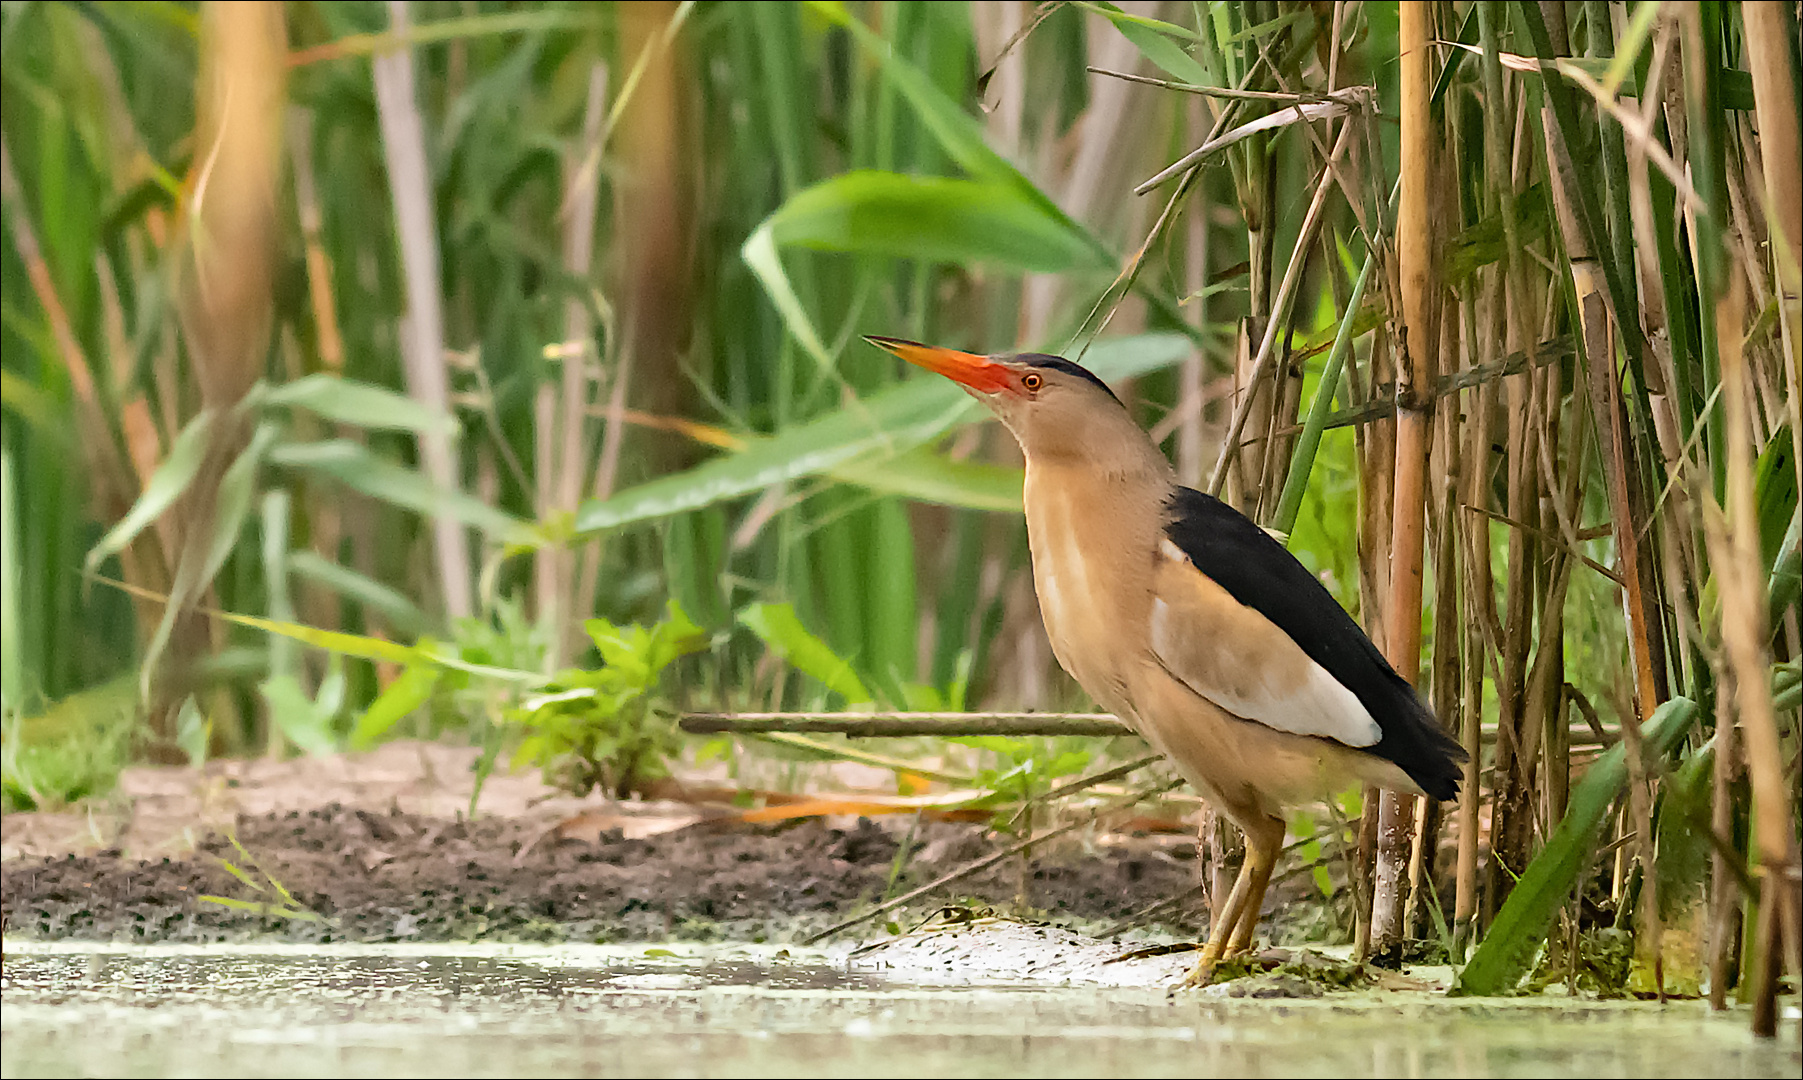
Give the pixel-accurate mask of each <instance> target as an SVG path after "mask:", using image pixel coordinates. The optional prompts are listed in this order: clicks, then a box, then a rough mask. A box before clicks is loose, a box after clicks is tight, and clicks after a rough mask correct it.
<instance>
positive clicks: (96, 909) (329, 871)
mask: <svg viewBox="0 0 1803 1080" xmlns="http://www.w3.org/2000/svg"><path fill="white" fill-rule="evenodd" d="M893 826H899V828H897V829H895V831H891V829H892V827H893ZM905 830H906V822H905V821H901V822H890V823H886V825H885V826H879V825H876V824H874V823H872V822H871V821H870V820H868V819H859V820H858V822H857V824H856V826H855V827H853V828H850V829H841V828H831V827H828V826H827V825H826V824H824V823H822V822H821V821H819V820H817V819H810V820H805V821H802V822H799V823H796V824H791V825H788V826H784V827H772V828H755V827H749V826H744V825H737V826H725V827H722V826H718V825H712V826H710V825H701V826H695V827H691V828H686V829H681V830H678V831H676V832H671V833H665V834H663V835H659V836H654V837H650V838H647V839H637V840H629V839H625V838H623V837H621V836H620V834H619V833H618V832H617V831H616V832H612V833H603V834H601V836H600V837H599V839H598V840H594V841H590V840H569V839H566V840H554V839H552V838H551V837H549V836H544V834H543V830H542V828H538V827H535V826H532V825H528V824H524V823H521V822H518V821H512V820H508V819H504V818H483V819H478V820H475V821H461V820H444V819H436V818H429V817H422V816H418V815H414V814H409V813H404V812H401V811H399V810H394V811H391V812H388V813H372V812H369V811H366V810H354V809H346V808H344V807H342V806H340V805H337V804H333V805H331V806H327V807H325V808H323V809H319V810H313V811H309V812H304V813H303V812H286V813H275V814H268V815H265V816H261V817H244V818H241V819H240V820H239V822H238V825H237V829H236V835H237V839H238V843H239V844H241V845H242V846H243V848H244V852H245V853H246V854H248V855H249V859H248V860H247V859H246V858H245V856H244V855H243V854H240V853H239V852H238V851H237V850H236V849H234V848H233V846H232V843H231V841H230V840H229V839H226V838H224V837H220V836H213V837H211V838H209V839H208V840H206V841H205V842H204V843H203V844H202V845H201V847H200V850H199V851H197V852H195V853H194V854H193V855H191V856H189V857H186V858H180V859H161V860H156V861H145V860H139V859H127V858H122V857H121V856H120V855H119V854H118V853H117V852H101V853H99V854H96V855H87V856H78V855H71V856H63V857H58V858H17V859H11V860H8V861H7V862H5V863H4V864H0V907H3V909H4V914H5V920H6V922H5V927H6V932H7V933H8V934H17V935H24V936H29V937H37V938H46V939H57V938H86V939H101V940H118V941H131V942H156V941H178V942H209V941H221V940H235V939H244V938H252V937H256V938H272V937H273V938H277V939H288V940H294V941H422V942H425V941H450V940H457V941H468V940H499V941H534V942H556V941H586V942H614V941H653V940H671V939H676V940H701V941H711V940H723V939H731V940H737V941H782V942H789V941H799V940H801V939H804V938H806V937H808V936H809V935H811V934H813V933H815V932H818V931H820V930H823V929H825V928H826V927H828V926H831V925H833V924H834V923H836V922H838V921H839V920H841V919H843V918H846V917H848V916H850V915H853V914H856V913H858V912H859V911H862V910H867V909H868V908H869V906H871V905H872V904H873V903H875V902H876V901H879V900H880V899H882V897H883V895H884V890H885V887H886V886H888V885H889V880H890V876H891V872H892V868H893V866H894V864H895V861H896V854H897V851H898V849H899V847H900V846H901V841H902V838H903V836H904V834H905ZM1011 839H1012V838H1008V837H999V838H998V837H995V836H993V835H991V834H989V833H987V832H986V831H985V830H984V829H982V828H981V827H980V826H975V825H964V824H954V823H923V824H922V825H921V826H920V831H919V833H918V834H917V835H916V837H915V841H914V844H913V845H912V847H911V852H912V854H911V857H910V858H909V859H908V860H907V862H906V865H905V867H904V869H903V871H902V873H901V874H900V876H899V878H898V880H897V881H896V883H895V885H894V887H893V889H892V890H891V891H892V892H893V893H900V892H901V891H903V890H905V889H907V888H911V887H913V886H915V885H917V884H920V883H924V882H927V881H930V880H933V879H934V878H936V877H937V876H939V875H940V874H943V873H945V872H947V871H948V870H951V869H954V868H956V867H959V866H962V865H964V864H966V863H969V862H971V861H973V860H975V859H977V858H980V857H981V856H983V855H984V854H987V853H988V852H991V851H994V850H997V849H998V847H999V846H1001V845H1002V844H1004V843H1006V842H1010V841H1011ZM522 851H524V854H523V855H522V854H521V852H522ZM224 863H230V864H231V865H232V866H234V867H236V868H237V869H238V870H239V871H240V872H242V873H243V875H244V877H245V878H246V879H248V881H249V882H250V883H247V881H246V880H241V879H240V878H238V877H236V876H234V875H233V874H232V873H231V872H230V871H229V870H228V869H227V868H226V866H225V865H223V864H224ZM1195 867H1196V864H1195V862H1194V847H1193V845H1192V844H1185V843H1181V842H1180V843H1177V844H1173V843H1171V838H1168V837H1166V838H1157V839H1153V838H1149V839H1147V840H1145V841H1144V842H1139V841H1135V840H1132V839H1127V840H1125V841H1124V842H1122V843H1118V844H1108V845H1105V846H1104V845H1098V846H1095V847H1092V848H1085V847H1081V846H1077V845H1071V846H1068V847H1063V848H1059V849H1056V850H1052V851H1049V852H1047V853H1045V854H1039V855H1035V856H1034V857H1033V858H1032V860H1031V861H1030V862H1029V863H1028V864H1027V865H1026V868H1025V873H1024V874H1023V870H1022V864H1021V862H1020V860H1019V859H1006V860H1003V861H1002V862H1001V863H999V864H998V865H997V866H995V867H992V868H990V869H989V870H987V871H985V872H983V873H980V874H977V875H973V876H971V877H967V878H964V879H962V880H960V881H958V882H956V883H955V884H953V885H951V886H949V887H947V888H946V889H944V890H942V891H941V892H940V893H939V894H937V895H935V896H931V897H925V898H922V899H921V900H919V901H916V902H915V903H914V904H912V905H910V908H909V913H910V914H911V915H912V916H913V917H914V918H918V917H919V916H920V915H921V914H923V913H925V912H927V911H930V910H933V909H934V908H936V907H937V906H939V905H944V904H958V903H970V904H985V905H993V906H994V907H996V908H997V909H998V910H1001V911H1008V912H1014V913H1022V914H1032V915H1036V916H1039V917H1043V918H1047V919H1050V920H1052V921H1056V922H1062V923H1068V924H1073V925H1075V926H1086V927H1089V928H1091V929H1094V928H1097V927H1099V926H1100V925H1103V924H1106V923H1110V922H1113V921H1115V920H1118V919H1121V918H1124V917H1126V916H1127V915H1129V914H1131V913H1132V912H1134V911H1137V910H1139V909H1141V908H1144V907H1146V906H1147V905H1149V904H1152V903H1154V902H1156V901H1158V900H1161V899H1163V898H1165V897H1169V896H1173V895H1175V894H1178V893H1181V892H1183V891H1184V890H1186V889H1188V888H1189V887H1190V886H1191V885H1192V884H1193V883H1194V882H1195V880H1196V869H1195ZM1023 881H1024V883H1025V888H1026V896H1025V899H1026V904H1025V905H1024V909H1023V906H1022V905H1019V904H1018V903H1017V900H1018V898H1019V897H1020V890H1021V887H1022V884H1023ZM251 883H254V885H255V886H260V887H261V891H259V889H258V888H256V887H253V884H251ZM272 883H277V884H279V888H278V887H277V884H272ZM279 889H286V890H287V891H288V892H289V893H290V894H291V895H292V896H293V898H294V900H295V901H296V902H297V903H298V905H300V906H301V907H302V908H304V909H305V910H307V911H310V912H312V913H316V914H317V915H319V916H322V918H319V919H307V918H294V917H289V916H284V915H280V914H273V913H271V912H269V911H268V910H256V909H251V910H246V909H243V908H237V907H228V906H224V905H220V904H216V903H212V902H207V901H202V900H200V899H199V898H200V897H201V896H203V895H214V896H222V897H227V898H230V899H233V900H240V901H250V902H253V903H263V902H271V903H279V902H280V896H279ZM1196 906H1198V905H1194V904H1192V905H1190V907H1191V908H1192V909H1193V908H1195V907H1196ZM889 917H890V918H896V917H897V916H896V915H891V916H889ZM901 921H902V922H904V924H905V923H906V922H907V917H906V916H903V917H901ZM882 932H883V930H882V922H881V921H880V920H879V921H875V922H872V923H866V924H862V925H861V926H859V927H857V928H854V929H852V930H851V931H848V936H862V937H869V936H872V935H878V934H881V933H882Z"/></svg>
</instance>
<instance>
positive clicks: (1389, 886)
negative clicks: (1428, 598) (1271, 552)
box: [1371, 4, 1439, 956]
mask: <svg viewBox="0 0 1803 1080" xmlns="http://www.w3.org/2000/svg"><path fill="white" fill-rule="evenodd" d="M1400 10H1401V24H1400V30H1399V41H1400V45H1399V48H1400V51H1401V54H1402V71H1401V76H1400V85H1401V88H1402V198H1401V202H1400V204H1399V205H1398V207H1397V213H1396V260H1397V274H1398V278H1399V283H1400V285H1401V293H1402V311H1403V318H1402V324H1403V332H1402V341H1403V353H1402V359H1401V362H1400V363H1398V364H1397V365H1396V481H1395V500H1396V501H1395V512H1394V514H1393V516H1392V518H1391V522H1392V532H1391V537H1390V590H1389V595H1388V597H1387V602H1386V603H1385V605H1384V615H1385V620H1386V622H1387V623H1388V627H1387V629H1388V634H1387V635H1386V638H1385V644H1386V647H1385V649H1384V652H1385V653H1386V654H1387V655H1388V657H1389V660H1390V666H1391V667H1394V668H1395V669H1396V671H1397V673H1398V674H1399V675H1401V676H1402V677H1403V678H1405V679H1407V680H1408V681H1409V682H1410V683H1414V682H1416V681H1417V678H1418V676H1419V672H1420V663H1421V591H1422V545H1423V535H1422V533H1423V527H1424V524H1425V522H1426V514H1427V462H1428V454H1429V451H1430V448H1431V445H1432V439H1433V412H1432V408H1433V398H1432V392H1431V387H1432V386H1433V378H1434V371H1435V367H1436V356H1435V351H1436V346H1437V341H1436V337H1437V331H1436V328H1435V321H1436V319H1435V316H1436V315H1437V314H1438V308H1439V303H1438V287H1437V282H1436V280H1435V276H1434V267H1433V249H1434V241H1433V227H1434V226H1433V222H1434V193H1433V181H1434V176H1435V170H1436V161H1437V155H1436V153H1435V150H1436V147H1437V145H1438V142H1439V133H1438V132H1437V131H1435V130H1434V128H1433V116H1432V110H1431V108H1430V99H1431V97H1432V95H1433V86H1434V79H1433V68H1432V65H1431V63H1430V60H1431V59H1432V58H1431V55H1430V51H1429V50H1430V48H1431V45H1432V42H1433V40H1434V30H1433V14H1434V6H1433V5H1430V4H1405V5H1403V6H1402V8H1401V9H1400ZM1424 390H1425V391H1427V393H1425V394H1424V393H1422V391H1424ZM1380 806H1381V809H1380V810H1379V814H1378V825H1377V872H1376V875H1375V884H1374V886H1373V892H1372V901H1371V949H1372V952H1373V953H1374V954H1375V955H1378V956H1384V955H1387V954H1390V953H1393V952H1395V951H1396V950H1397V949H1398V948H1399V947H1400V945H1401V942H1402V933H1403V914H1404V909H1405V907H1406V905H1407V903H1408V897H1407V896H1406V895H1405V894H1406V891H1407V880H1408V879H1407V871H1408V861H1409V851H1410V847H1411V845H1412V842H1413V835H1412V834H1413V831H1414V824H1415V797H1413V796H1408V795H1401V794H1398V793H1395V792H1385V793H1384V795H1383V796H1382V802H1381V804H1380Z"/></svg>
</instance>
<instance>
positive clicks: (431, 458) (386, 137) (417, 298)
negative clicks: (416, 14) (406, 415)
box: [371, 0, 475, 618]
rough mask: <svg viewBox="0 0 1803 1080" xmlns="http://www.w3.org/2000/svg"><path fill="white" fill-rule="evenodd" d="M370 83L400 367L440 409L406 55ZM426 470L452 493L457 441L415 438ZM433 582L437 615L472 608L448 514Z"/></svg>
mask: <svg viewBox="0 0 1803 1080" xmlns="http://www.w3.org/2000/svg"><path fill="white" fill-rule="evenodd" d="M388 20H389V25H390V27H391V28H392V30H393V32H394V33H395V34H396V35H397V36H400V37H403V38H404V37H405V35H406V33H407V27H408V14H407V0H388ZM371 67H372V69H373V72H374V76H375V84H376V112H377V115H378V116H379V118H380V120H381V125H382V152H383V155H384V157H385V159H386V161H387V163H388V189H389V192H390V194H391V195H392V197H393V199H394V217H395V228H396V231H397V233H398V234H399V239H400V252H401V264H402V266H403V267H404V269H405V276H406V286H407V315H406V317H405V319H403V320H402V335H401V342H402V344H401V367H402V370H403V371H404V372H405V373H406V377H407V390H408V392H409V393H410V394H412V395H413V396H414V397H415V398H418V399H419V400H420V401H421V402H423V403H425V405H426V406H427V407H428V408H431V409H433V410H435V411H437V412H440V413H444V414H446V415H448V414H449V413H450V411H451V409H450V404H451V402H450V380H449V378H448V377H447V376H446V374H445V365H444V314H443V304H442V301H441V299H440V295H439V279H438V258H439V251H438V228H437V226H436V225H435V224H434V222H433V220H432V212H433V199H432V180H431V170H430V168H429V167H428V165H427V163H426V133H425V122H424V120H423V119H422V118H421V116H420V111H419V99H418V96H417V92H416V91H415V89H414V78H413V53H412V51H411V50H410V49H407V48H399V49H395V50H392V51H389V52H384V53H379V54H377V56H376V57H375V59H374V61H373V62H372V65H371ZM419 449H420V460H421V463H422V464H424V466H425V472H426V476H427V477H428V478H429V479H430V480H431V481H432V483H434V484H436V485H437V486H438V487H439V489H440V490H442V491H458V490H460V489H461V488H462V486H463V485H462V484H461V483H460V482H459V475H458V474H459V471H460V470H459V468H458V459H457V444H456V439H455V438H454V436H453V435H452V434H451V433H450V432H447V431H443V430H438V431H431V432H425V433H422V434H421V435H420V437H419ZM432 533H433V538H434V541H435V543H434V553H435V554H436V556H437V560H438V587H439V590H440V592H441V593H442V595H443V599H444V609H445V614H447V615H449V616H451V617H452V618H461V617H464V616H467V615H469V614H470V613H472V612H473V611H474V610H475V600H474V595H473V592H472V590H471V588H470V550H469V535H468V533H467V531H466V530H465V529H464V527H463V525H462V524H461V523H460V522H458V521H457V519H455V518H453V517H451V516H450V515H449V514H437V515H435V516H434V517H433V519H432Z"/></svg>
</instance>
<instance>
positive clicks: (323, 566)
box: [288, 548, 430, 637]
mask: <svg viewBox="0 0 1803 1080" xmlns="http://www.w3.org/2000/svg"><path fill="white" fill-rule="evenodd" d="M288 569H289V571H290V572H292V573H293V574H295V575H297V576H299V577H302V578H305V579H307V580H308V581H311V582H313V583H314V584H315V585H323V586H325V587H326V588H328V589H330V590H332V591H333V592H335V593H337V594H338V595H339V596H342V597H344V598H345V599H347V600H354V601H356V602H357V603H359V604H362V605H363V606H364V608H366V609H369V610H372V611H376V612H379V613H380V614H381V615H382V617H383V618H384V619H387V620H388V622H389V623H390V624H391V625H392V626H393V627H394V629H395V631H396V632H397V633H399V634H400V635H401V636H403V637H418V636H419V635H420V634H423V633H425V632H426V630H427V628H428V627H429V626H430V623H429V622H428V621H427V619H426V616H425V613H424V612H422V611H420V609H419V607H418V606H417V605H416V604H414V602H413V601H412V600H409V599H408V598H407V596H406V594H405V593H402V592H401V591H400V590H399V589H396V588H393V587H392V586H390V585H387V584H385V583H383V582H380V581H377V580H375V579H374V578H371V577H366V576H365V575H363V574H360V573H358V572H357V571H355V570H352V569H351V568H350V567H348V566H344V565H342V564H340V563H335V562H333V561H332V560H330V559H327V558H325V557H323V556H321V555H320V554H319V553H318V552H316V551H308V550H306V549H305V548H302V549H299V550H296V551H290V552H289V553H288Z"/></svg>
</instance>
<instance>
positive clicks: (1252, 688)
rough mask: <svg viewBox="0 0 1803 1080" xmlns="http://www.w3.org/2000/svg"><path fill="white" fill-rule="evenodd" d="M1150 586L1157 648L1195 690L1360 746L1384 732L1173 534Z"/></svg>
mask: <svg viewBox="0 0 1803 1080" xmlns="http://www.w3.org/2000/svg"><path fill="white" fill-rule="evenodd" d="M1152 592H1153V595H1152V615H1151V618H1152V626H1151V641H1152V651H1153V652H1154V653H1155V654H1156V655H1157V657H1158V660H1159V662H1160V663H1162V664H1163V665H1164V667H1165V669H1166V670H1168V671H1169V672H1170V673H1171V674H1172V675H1174V676H1176V677H1177V678H1178V679H1179V680H1181V681H1182V682H1183V683H1184V684H1185V685H1186V686H1188V687H1189V688H1190V689H1191V690H1193V691H1195V692H1196V693H1197V694H1200V695H1201V696H1202V697H1205V698H1207V699H1208V700H1209V701H1212V702H1214V703H1215V704H1216V705H1218V706H1220V707H1221V708H1222V709H1224V710H1226V711H1227V712H1229V713H1232V714H1233V715H1235V716H1238V717H1241V718H1243V719H1246V720H1253V721H1256V722H1258V723H1261V724H1264V725H1265V726H1267V727H1271V728H1275V729H1277V730H1279V731H1287V732H1290V733H1292V734H1296V735H1319V736H1322V737H1324V738H1328V739H1333V740H1335V741H1336V742H1340V743H1343V744H1345V745H1347V746H1360V747H1362V746H1372V745H1374V744H1376V743H1377V741H1378V740H1379V739H1381V738H1382V737H1383V730H1382V729H1381V728H1380V727H1379V726H1378V723H1377V721H1376V720H1374V719H1373V718H1372V716H1371V713H1370V712H1369V711H1367V710H1366V708H1365V706H1364V705H1363V704H1362V703H1360V701H1359V699H1358V696H1357V695H1356V694H1354V693H1353V692H1352V691H1351V690H1349V689H1347V688H1346V686H1344V685H1343V684H1342V683H1340V681H1339V680H1337V679H1335V678H1334V677H1333V675H1332V674H1330V673H1329V672H1328V671H1327V669H1326V668H1324V667H1322V666H1321V665H1320V664H1318V663H1316V662H1315V661H1314V660H1313V659H1311V658H1310V657H1309V655H1308V654H1307V653H1306V652H1304V651H1303V649H1302V647H1301V646H1300V645H1298V644H1297V643H1296V641H1295V640H1294V639H1293V638H1291V637H1290V635H1289V634H1287V633H1285V632H1284V630H1283V629H1282V628H1281V627H1279V626H1278V625H1277V624H1276V623H1273V622H1272V621H1271V620H1270V619H1268V618H1266V617H1265V616H1264V615H1263V614H1261V613H1260V612H1259V611H1258V610H1256V609H1255V608H1252V607H1248V606H1247V605H1245V604H1242V603H1240V602H1239V601H1238V600H1236V599H1234V597H1233V595H1232V594H1231V593H1229V592H1228V591H1227V590H1226V589H1225V588H1223V587H1222V586H1221V585H1219V584H1217V583H1216V582H1215V581H1214V580H1213V579H1211V578H1210V577H1208V576H1207V575H1206V574H1204V573H1203V572H1202V571H1201V570H1199V569H1197V568H1196V565H1195V564H1194V563H1193V562H1191V561H1190V559H1189V557H1188V556H1187V555H1185V554H1184V552H1183V550H1182V549H1181V548H1179V547H1178V546H1177V545H1176V544H1174V543H1172V542H1170V541H1169V540H1166V541H1164V542H1163V543H1162V544H1161V545H1160V558H1159V559H1158V565H1157V569H1156V571H1155V572H1154V574H1153V577H1152Z"/></svg>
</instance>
